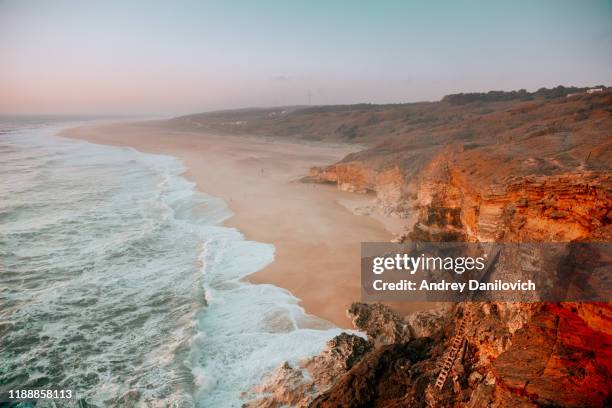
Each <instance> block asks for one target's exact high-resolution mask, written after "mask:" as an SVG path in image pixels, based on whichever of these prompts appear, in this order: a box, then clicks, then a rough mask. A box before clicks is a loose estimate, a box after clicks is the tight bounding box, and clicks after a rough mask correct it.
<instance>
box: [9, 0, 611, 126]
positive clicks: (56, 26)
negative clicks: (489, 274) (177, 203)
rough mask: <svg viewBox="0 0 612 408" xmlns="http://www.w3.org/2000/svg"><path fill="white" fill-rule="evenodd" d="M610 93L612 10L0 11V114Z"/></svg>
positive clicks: (371, 5)
mask: <svg viewBox="0 0 612 408" xmlns="http://www.w3.org/2000/svg"><path fill="white" fill-rule="evenodd" d="M558 84H563V85H579V86H586V85H595V84H605V85H612V1H610V0H604V1H596V0H572V1H568V0H538V1H532V0H529V1H519V0H509V1H504V2H502V1H491V0H483V1H422V2H417V1H408V0H403V1H384V0H379V1H370V2H366V1H334V0H328V1H317V0H308V1H291V0H281V1H267V0H257V1H256V0H250V1H236V0H225V1H223V0H220V1H154V0H143V1H108V0H107V1H65V0H53V1H44V0H40V1H26V0H0V113H4V114H15V113H19V114H21V113H48V114H56V113H60V114H63V113H99V114H109V113H123V114H144V113H154V114H176V113H191V112H199V111H207V110H213V109H220V108H231V107H245V106H270V105H290V104H307V103H312V104H332V103H357V102H372V103H396V102H410V101H419V100H437V99H439V98H441V97H442V96H443V95H445V94H448V93H454V92H462V91H463V92H466V91H487V90H491V89H504V90H510V89H520V88H526V89H528V90H535V89H537V88H539V87H542V86H546V87H552V86H555V85H558Z"/></svg>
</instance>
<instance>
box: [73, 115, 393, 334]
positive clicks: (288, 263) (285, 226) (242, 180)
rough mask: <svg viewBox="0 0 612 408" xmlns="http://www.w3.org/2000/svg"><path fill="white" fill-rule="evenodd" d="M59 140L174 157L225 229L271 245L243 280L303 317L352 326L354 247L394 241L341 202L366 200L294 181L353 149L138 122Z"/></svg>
mask: <svg viewBox="0 0 612 408" xmlns="http://www.w3.org/2000/svg"><path fill="white" fill-rule="evenodd" d="M64 135H66V136H69V137H74V138H80V139H85V140H88V141H90V142H94V143H101V144H112V145H122V146H131V147H133V148H136V149H138V150H140V151H144V152H149V153H162V154H169V155H172V156H175V157H178V158H179V159H180V160H182V161H183V163H184V164H185V165H186V167H187V168H188V171H187V173H186V177H187V178H189V179H190V180H193V181H195V182H196V183H197V185H198V188H199V189H200V190H201V191H204V192H206V193H209V194H212V195H214V196H217V197H221V198H223V199H225V200H226V202H227V204H228V205H229V207H230V208H231V210H232V211H233V212H234V214H235V215H234V216H233V217H232V218H231V219H229V220H228V221H227V222H226V223H225V224H226V225H227V226H231V227H236V228H238V229H239V230H240V231H241V232H243V233H244V234H245V236H246V237H247V239H250V240H255V241H259V242H267V243H272V244H274V246H275V247H276V257H275V261H274V262H273V263H272V264H270V265H269V266H267V267H266V268H264V269H263V270H261V271H259V272H257V273H255V274H253V275H251V276H250V277H249V280H251V281H252V282H254V283H272V284H274V285H277V286H280V287H283V288H286V289H288V290H290V291H291V292H292V293H293V294H295V295H296V296H297V297H298V298H300V299H301V300H302V303H301V305H302V306H303V307H304V308H305V309H306V311H307V312H308V313H311V314H315V315H317V316H320V317H322V318H324V319H327V320H330V321H332V322H333V323H335V324H336V325H338V326H340V327H350V322H349V320H348V318H347V317H346V315H345V311H346V309H347V308H348V306H349V305H350V304H351V303H352V302H354V301H356V300H359V298H360V290H359V285H360V271H359V268H360V259H359V257H360V242H362V241H389V240H390V239H391V238H392V236H391V234H390V233H389V232H388V231H387V230H386V229H385V227H384V226H383V225H382V224H381V223H380V222H379V221H376V220H375V219H373V218H370V217H365V216H358V215H354V214H353V213H351V212H350V211H348V210H347V208H346V207H345V206H344V205H341V204H340V203H341V202H342V200H350V201H351V202H352V203H353V204H355V200H360V199H361V200H363V203H364V205H366V204H367V203H368V202H369V201H370V200H371V198H370V197H367V196H360V195H355V194H350V193H343V192H341V191H338V190H337V189H336V188H335V187H333V186H325V185H315V184H304V183H300V182H297V181H296V180H298V179H299V178H300V177H302V176H304V175H306V174H308V169H309V168H310V167H311V166H318V165H325V164H330V163H333V162H335V161H337V160H339V159H341V158H342V157H344V156H345V155H346V154H347V153H350V152H352V151H355V149H356V148H355V146H331V145H323V144H316V145H313V144H298V143H288V142H276V141H275V142H271V141H268V140H264V139H263V138H255V137H239V136H236V137H234V136H231V137H229V136H214V135H205V134H202V133H187V132H179V131H172V130H168V129H164V128H157V127H154V126H149V125H147V126H145V125H137V124H114V125H96V126H84V127H79V128H75V129H70V130H68V131H66V132H65V133H64Z"/></svg>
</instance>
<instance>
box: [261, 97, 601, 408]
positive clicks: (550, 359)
mask: <svg viewBox="0 0 612 408" xmlns="http://www.w3.org/2000/svg"><path fill="white" fill-rule="evenodd" d="M582 102H588V103H590V105H588V106H587V108H584V109H583V108H580V110H578V111H577V110H576V106H577V105H576V104H575V103H574V102H572V101H569V102H568V101H565V100H558V101H553V102H548V103H534V102H528V103H520V104H517V105H514V106H512V107H509V108H508V107H506V108H505V109H506V110H504V111H503V112H496V113H492V114H491V116H492V117H490V118H488V120H490V121H492V122H495V121H497V122H495V123H491V124H489V125H486V126H484V125H483V124H482V123H481V122H483V121H484V120H482V121H481V120H480V119H478V117H476V118H472V119H471V120H470V121H468V122H467V123H464V122H462V125H461V126H463V125H465V126H464V127H462V128H461V129H459V130H458V129H454V131H453V132H452V133H449V132H450V131H449V129H445V130H443V131H442V130H439V129H431V131H432V135H431V137H428V136H427V135H421V134H417V135H415V136H414V137H412V138H408V139H407V140H406V141H402V142H397V141H395V142H393V143H391V144H387V145H385V144H382V145H380V146H379V147H377V148H372V149H369V150H367V151H365V152H363V153H358V154H353V155H350V156H348V157H347V158H345V159H344V160H343V161H342V162H340V163H337V164H335V165H332V166H329V167H326V168H316V169H313V170H312V172H311V174H310V177H309V179H310V181H315V182H317V181H318V182H325V183H334V184H337V185H338V187H339V188H341V189H343V190H345V191H353V192H359V193H366V192H374V193H375V194H376V197H377V203H378V205H379V206H380V207H381V208H382V209H383V212H385V213H387V214H388V213H393V214H395V215H398V216H400V217H402V218H406V219H412V220H413V222H412V223H411V224H410V225H409V227H408V229H407V230H406V232H405V233H404V234H403V235H402V236H400V237H399V240H400V241H403V240H416V241H427V242H440V241H470V242H521V243H523V242H563V243H570V242H574V243H576V242H593V241H594V242H610V241H611V240H612V167H611V165H612V163H611V162H610V158H611V157H612V138H611V137H610V135H612V109H611V107H612V94H609V93H608V94H606V95H603V96H601V97H599V96H598V97H596V98H590V97H589V98H584V100H582V101H581V103H582ZM472 129H475V130H474V131H473V132H472ZM478 129H480V130H483V129H487V130H488V129H490V130H491V133H482V134H478V133H477V131H476V130H478ZM466 132H467V133H466ZM474 132H476V133H474ZM450 136H452V137H450ZM453 137H455V138H454V139H453ZM457 139H459V141H457ZM570 255H571V256H572V257H573V258H572V262H575V263H576V264H580V263H581V262H583V261H584V259H581V258H580V254H579V253H570ZM608 262H609V260H608ZM605 273H606V274H607V275H606V276H605V277H604V279H609V273H610V271H609V270H608V271H607V272H605ZM349 313H350V314H351V316H352V317H353V322H354V324H355V327H356V328H357V329H358V330H361V331H364V332H366V333H368V337H369V338H368V344H369V346H368V347H366V348H367V351H366V352H363V353H356V355H359V357H358V358H355V359H352V360H351V361H352V363H351V364H350V365H347V364H345V365H342V367H340V368H338V369H335V370H331V371H330V372H333V376H328V377H327V378H328V380H329V381H327V382H326V383H325V385H324V386H317V387H316V389H314V388H309V390H310V391H309V392H310V394H308V395H309V396H308V402H307V405H303V406H311V407H381V408H382V407H384V408H388V407H451V406H452V407H473V408H479V407H535V406H550V407H553V406H554V407H604V406H610V405H612V394H611V390H612V355H611V354H612V306H611V304H610V303H575V302H574V303H571V302H566V303H541V302H533V303H507V302H506V303H504V302H487V303H482V302H466V303H462V304H456V305H449V306H447V307H446V308H443V309H438V310H434V311H428V312H419V313H417V314H414V315H410V316H398V315H397V314H395V313H394V312H393V311H392V310H390V309H388V308H386V307H385V306H382V305H367V304H361V303H360V304H355V305H353V307H351V309H350V310H349ZM462 322H465V323H464V325H462ZM455 334H457V335H458V337H460V340H461V352H460V354H459V357H458V358H456V359H455V360H454V363H453V365H452V367H451V369H450V371H449V375H448V377H447V378H446V381H445V382H444V386H443V388H442V389H437V388H436V387H435V386H434V384H435V382H436V378H437V376H438V374H439V373H440V371H441V367H442V366H443V364H444V361H445V358H446V357H447V355H448V350H449V348H450V347H451V343H452V342H453V340H454V336H455ZM362 349H364V348H363V347H362ZM332 354H333V353H332ZM344 354H346V353H345V352H344V353H343V355H344ZM322 358H323V359H325V358H331V355H330V354H329V353H328V354H327V357H322ZM322 361H323V360H318V364H319V366H321V367H322V366H325V364H322ZM304 366H305V367H306V365H304ZM335 367H339V366H337V365H335ZM318 375H319V376H320V373H319V374H318ZM312 383H313V384H316V383H317V381H316V380H313V381H312ZM269 406H280V405H269Z"/></svg>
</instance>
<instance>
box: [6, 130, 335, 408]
mask: <svg viewBox="0 0 612 408" xmlns="http://www.w3.org/2000/svg"><path fill="white" fill-rule="evenodd" d="M0 127H1V128H2V129H0V174H2V178H0V228H1V229H0V257H1V259H2V262H0V342H1V344H2V347H1V348H0V389H1V390H5V389H11V388H24V387H32V388H71V389H74V390H75V391H76V393H77V395H78V397H79V399H80V400H81V402H80V403H81V404H83V402H87V403H88V404H90V405H91V406H101V407H105V406H118V407H122V406H135V407H137V406H147V407H148V406H159V407H168V406H171V407H192V406H197V407H239V406H240V405H241V404H242V403H244V402H245V400H244V397H245V395H246V396H248V390H249V389H250V388H251V387H252V386H253V385H254V384H256V383H257V382H258V381H259V380H261V377H262V375H264V374H265V373H266V371H268V370H270V369H273V368H275V367H276V366H278V365H279V364H281V363H282V362H283V361H285V360H288V361H292V362H295V361H297V360H299V359H301V358H303V357H306V356H309V355H312V354H314V353H316V352H318V351H320V350H321V348H322V347H323V345H324V343H325V342H326V341H327V340H328V339H330V338H331V337H332V336H334V335H336V334H338V332H339V330H338V329H336V328H333V327H332V326H331V325H330V324H328V323H326V322H324V321H321V320H319V319H316V318H314V317H312V316H308V315H305V314H304V312H303V310H302V309H301V308H300V307H299V305H298V304H297V299H296V298H295V297H293V296H292V295H291V294H290V293H289V292H287V291H285V290H283V289H280V288H277V287H275V286H272V285H252V284H249V283H247V282H244V281H243V280H242V278H243V277H244V276H246V275H248V274H250V273H252V272H254V271H256V270H258V269H260V268H262V267H264V266H265V265H267V264H268V263H269V262H271V261H272V260H273V258H274V247H273V246H272V245H268V244H263V243H257V242H251V241H246V240H244V237H243V236H242V235H241V234H240V233H239V232H238V231H237V230H235V229H231V228H226V227H222V226H220V223H221V222H222V221H223V220H225V219H227V218H228V217H229V216H231V213H230V212H229V211H228V209H227V208H226V206H225V204H224V202H223V201H222V200H220V199H218V198H215V197H211V196H208V195H206V194H202V193H199V192H198V191H197V190H196V189H195V187H194V184H193V183H191V182H189V181H187V180H185V179H184V178H182V177H181V176H180V175H181V173H182V172H183V171H184V169H183V167H182V165H181V163H180V162H179V161H178V160H176V159H174V158H172V157H169V156H159V155H147V154H142V153H139V152H136V151H134V150H132V149H127V148H116V147H107V146H98V145H93V144H89V143H85V142H78V141H72V140H66V139H62V138H59V137H55V136H53V134H55V133H56V132H57V127H54V126H47V125H41V124H40V123H38V124H35V125H34V124H28V125H24V124H23V123H17V124H15V123H12V124H9V123H3V124H2V126H0ZM245 391H247V394H243V392H245ZM75 404H76V402H75ZM39 406H40V405H39ZM43 406H44V405H43Z"/></svg>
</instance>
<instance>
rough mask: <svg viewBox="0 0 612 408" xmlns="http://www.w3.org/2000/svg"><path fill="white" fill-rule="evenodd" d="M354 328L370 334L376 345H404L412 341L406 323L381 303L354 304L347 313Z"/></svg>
mask: <svg viewBox="0 0 612 408" xmlns="http://www.w3.org/2000/svg"><path fill="white" fill-rule="evenodd" d="M347 315H348V317H349V318H350V319H351V321H352V323H353V326H354V327H355V328H356V329H357V330H360V331H363V332H365V333H367V334H368V337H369V338H370V340H372V342H374V344H375V345H382V344H392V343H403V342H406V341H408V340H410V328H409V326H408V324H407V323H406V321H404V319H403V318H402V317H400V316H399V315H398V314H397V313H395V312H394V311H393V310H391V308H389V307H388V306H385V305H382V304H380V303H374V304H368V303H359V302H358V303H353V304H352V305H351V307H350V308H349V310H348V311H347Z"/></svg>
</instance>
